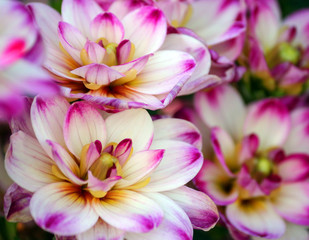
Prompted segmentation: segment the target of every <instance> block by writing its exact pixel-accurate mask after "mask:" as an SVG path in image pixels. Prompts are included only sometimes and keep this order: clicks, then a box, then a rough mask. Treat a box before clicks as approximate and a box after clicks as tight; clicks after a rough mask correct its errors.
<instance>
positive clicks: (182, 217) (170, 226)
mask: <svg viewBox="0 0 309 240" xmlns="http://www.w3.org/2000/svg"><path fill="white" fill-rule="evenodd" d="M145 195H146V196H147V197H148V198H150V199H152V200H153V201H155V202H157V203H158V204H159V205H160V207H161V208H162V210H163V212H164V218H163V221H162V223H161V224H160V225H159V227H158V228H156V229H154V230H152V231H151V232H149V233H145V234H133V233H128V234H126V238H127V239H128V240H144V239H147V240H157V239H160V238H162V239H169V240H184V239H188V240H189V239H192V238H193V236H192V235H193V229H192V224H191V222H190V219H189V218H188V216H187V215H186V213H185V212H184V211H183V209H181V207H179V206H178V205H177V204H176V203H175V202H174V201H172V200H171V199H169V198H168V197H166V196H164V195H163V194H160V193H145Z"/></svg>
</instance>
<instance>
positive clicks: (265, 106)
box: [255, 99, 288, 119]
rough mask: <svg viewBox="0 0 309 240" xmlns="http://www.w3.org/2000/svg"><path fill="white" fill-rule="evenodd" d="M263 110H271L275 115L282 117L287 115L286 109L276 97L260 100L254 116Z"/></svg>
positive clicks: (263, 112) (261, 113) (258, 115)
mask: <svg viewBox="0 0 309 240" xmlns="http://www.w3.org/2000/svg"><path fill="white" fill-rule="evenodd" d="M265 112H271V113H272V114H273V115H275V116H279V117H280V118H281V119H284V118H285V117H286V116H287V114H288V113H287V109H286V108H285V106H284V105H283V104H282V103H281V102H280V101H279V100H278V99H268V100H265V101H264V102H262V103H261V104H260V106H259V108H258V111H256V114H255V116H256V117H260V116H261V115H263V114H265Z"/></svg>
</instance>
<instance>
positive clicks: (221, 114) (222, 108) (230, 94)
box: [194, 85, 246, 140]
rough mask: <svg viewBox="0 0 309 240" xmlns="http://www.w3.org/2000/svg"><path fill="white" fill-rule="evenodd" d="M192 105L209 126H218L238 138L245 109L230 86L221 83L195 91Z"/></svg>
mask: <svg viewBox="0 0 309 240" xmlns="http://www.w3.org/2000/svg"><path fill="white" fill-rule="evenodd" d="M194 106H195V109H196V111H197V112H198V114H199V116H200V117H201V118H202V120H203V121H204V122H205V123H206V124H207V125H208V126H209V127H215V126H218V127H220V128H222V129H224V130H225V131H226V132H227V133H229V134H230V135H231V136H232V138H233V139H234V140H239V139H240V137H241V136H242V128H243V122H244V119H245V114H246V109H245V106H244V103H243V101H242V99H241V97H240V95H239V94H238V93H237V92H236V91H235V90H234V89H233V88H232V87H231V86H228V85H222V86H219V87H216V88H214V89H212V90H210V91H208V92H199V93H197V94H196V95H195V99H194Z"/></svg>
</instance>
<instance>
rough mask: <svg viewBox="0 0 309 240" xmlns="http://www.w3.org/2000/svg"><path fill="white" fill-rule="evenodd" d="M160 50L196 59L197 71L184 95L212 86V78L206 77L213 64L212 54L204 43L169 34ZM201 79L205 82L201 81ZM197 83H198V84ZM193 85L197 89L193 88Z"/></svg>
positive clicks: (186, 86) (187, 85)
mask: <svg viewBox="0 0 309 240" xmlns="http://www.w3.org/2000/svg"><path fill="white" fill-rule="evenodd" d="M160 49H161V50H178V51H183V52H187V53H189V54H190V55H192V56H193V57H194V60H195V61H196V68H195V71H194V73H193V74H192V76H191V78H190V79H189V80H188V82H187V83H186V84H185V85H184V87H183V88H182V91H181V93H183V94H182V95H185V94H190V93H193V92H197V91H199V90H201V89H203V88H205V87H206V86H207V85H209V84H210V81H209V80H210V78H208V77H206V76H207V74H208V73H209V70H210V64H211V60H210V53H209V51H208V49H207V47H206V46H205V45H204V44H203V43H202V42H200V41H198V40H197V39H195V38H193V37H190V36H188V35H184V34H168V35H167V36H166V39H165V42H164V44H163V45H162V47H161V48H160ZM201 79H202V80H204V81H200V80H201ZM196 81H198V84H197V82H196ZM218 81H219V79H218ZM194 82H196V83H194ZM212 84H213V83H212ZM191 85H192V86H195V87H194V88H192V86H191ZM189 86H190V88H189Z"/></svg>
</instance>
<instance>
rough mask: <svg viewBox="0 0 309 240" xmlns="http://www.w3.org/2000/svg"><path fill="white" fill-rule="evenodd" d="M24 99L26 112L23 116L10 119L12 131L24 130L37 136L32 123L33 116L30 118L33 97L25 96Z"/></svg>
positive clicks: (30, 134) (32, 135)
mask: <svg viewBox="0 0 309 240" xmlns="http://www.w3.org/2000/svg"><path fill="white" fill-rule="evenodd" d="M23 101H24V103H25V107H24V112H23V114H22V115H21V116H14V117H13V118H12V119H11V120H10V122H9V124H10V128H11V131H12V133H15V132H18V131H23V132H24V133H26V134H28V135H29V136H31V137H35V134H34V131H33V128H32V124H31V118H30V109H31V104H32V99H31V98H25V99H24V100H23ZM14 104H15V103H14Z"/></svg>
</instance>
